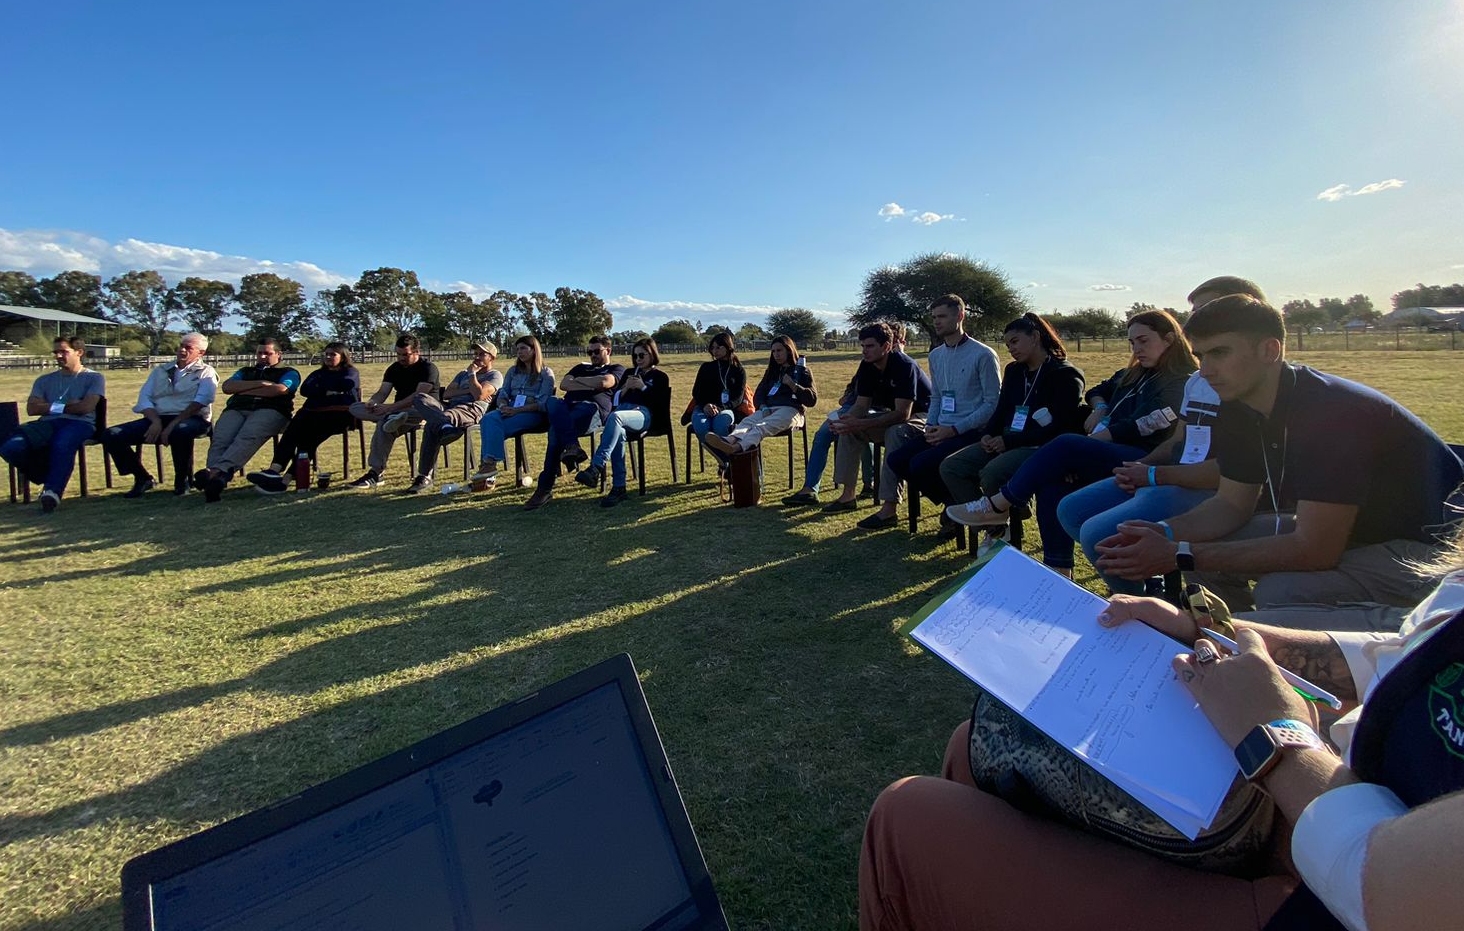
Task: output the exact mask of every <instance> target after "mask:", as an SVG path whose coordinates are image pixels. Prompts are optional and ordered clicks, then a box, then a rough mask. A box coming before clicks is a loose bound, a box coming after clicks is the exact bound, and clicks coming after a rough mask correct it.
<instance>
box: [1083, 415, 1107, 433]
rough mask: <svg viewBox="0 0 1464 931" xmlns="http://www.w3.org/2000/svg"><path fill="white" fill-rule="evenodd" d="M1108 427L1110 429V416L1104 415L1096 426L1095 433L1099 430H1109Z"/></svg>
mask: <svg viewBox="0 0 1464 931" xmlns="http://www.w3.org/2000/svg"><path fill="white" fill-rule="evenodd" d="M1107 429H1108V418H1107V417H1104V418H1103V419H1102V420H1100V421H1098V426H1096V427H1094V428H1093V433H1097V432H1098V431H1099V430H1107ZM1093 433H1090V434H1088V435H1089V436H1092V435H1093Z"/></svg>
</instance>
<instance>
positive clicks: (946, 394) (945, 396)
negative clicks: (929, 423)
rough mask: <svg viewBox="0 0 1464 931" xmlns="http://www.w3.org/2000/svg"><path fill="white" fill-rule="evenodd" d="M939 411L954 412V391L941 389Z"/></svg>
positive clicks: (944, 412)
mask: <svg viewBox="0 0 1464 931" xmlns="http://www.w3.org/2000/svg"><path fill="white" fill-rule="evenodd" d="M1023 410H1025V408H1023ZM940 412H941V413H942V414H954V413H955V412H956V393H955V392H954V391H942V392H941V393H940Z"/></svg>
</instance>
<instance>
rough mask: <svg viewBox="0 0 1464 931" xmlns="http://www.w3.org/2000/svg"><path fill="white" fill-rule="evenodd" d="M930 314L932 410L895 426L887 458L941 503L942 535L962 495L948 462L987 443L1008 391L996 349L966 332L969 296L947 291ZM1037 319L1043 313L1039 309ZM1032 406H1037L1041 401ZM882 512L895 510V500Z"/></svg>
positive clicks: (949, 529) (899, 473)
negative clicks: (947, 472) (949, 509)
mask: <svg viewBox="0 0 1464 931" xmlns="http://www.w3.org/2000/svg"><path fill="white" fill-rule="evenodd" d="M930 319H931V324H932V326H933V328H934V329H935V336H936V339H938V340H940V342H939V343H937V344H936V346H935V348H934V349H931V350H930V357H929V360H928V364H929V366H930V380H931V396H930V415H929V417H927V418H926V422H925V428H924V429H923V430H917V429H915V428H914V427H913V426H912V425H909V424H906V425H903V426H898V427H894V428H891V430H890V431H889V434H888V436H886V438H885V462H886V463H887V464H888V465H889V467H890V472H891V473H892V474H893V475H895V476H896V477H897V478H899V479H902V480H909V481H911V482H913V484H914V487H915V488H918V489H920V492H921V494H923V495H925V496H926V497H927V498H930V499H931V500H932V501H935V502H936V503H938V504H940V505H941V525H942V536H954V532H953V531H954V525H953V524H951V522H950V518H948V517H946V516H945V510H944V508H945V505H948V504H953V503H955V502H956V501H958V500H962V499H959V498H956V497H953V495H952V493H951V491H950V490H949V489H947V487H946V483H945V480H944V478H943V477H942V466H943V464H944V463H945V462H946V461H948V459H950V458H951V457H953V456H956V455H959V454H961V453H962V452H963V451H964V450H967V449H969V448H970V447H972V446H973V445H975V444H977V443H983V445H984V444H985V443H986V436H987V433H986V425H987V421H989V420H990V419H991V416H992V414H993V413H994V412H995V411H996V407H997V400H998V398H1000V397H1001V396H1002V394H1001V391H1002V382H1001V375H1000V373H999V372H998V369H997V358H996V352H995V351H994V350H992V348H991V347H990V346H987V345H986V344H985V343H983V342H981V341H979V340H976V339H973V338H971V337H970V336H968V335H967V334H966V302H965V301H964V300H963V299H962V298H961V297H960V295H957V294H947V295H946V296H945V297H942V298H939V299H938V300H936V302H935V303H934V304H932V305H931V307H930ZM1032 319H1033V320H1037V319H1038V318H1037V317H1036V316H1035V315H1033V316H1032ZM1036 325H1037V324H1032V326H1034V327H1035V326H1036ZM1058 345H1059V346H1060V345H1061V344H1060V343H1059V344H1058ZM1040 363H1041V360H1040V359H1039V360H1038V364H1039V365H1040ZM1008 374H1010V369H1008ZM1080 377H1081V376H1080ZM1078 394H1079V395H1081V390H1080V391H1079V392H1078ZM1029 400H1030V399H1029ZM1030 409H1031V410H1036V409H1037V405H1035V404H1034V405H1032V406H1031V408H1030ZM983 451H984V450H983ZM880 513H881V515H882V516H889V515H893V514H894V504H893V502H891V503H889V504H888V505H886V507H885V509H882V510H881V512H880Z"/></svg>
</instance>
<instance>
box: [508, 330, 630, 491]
mask: <svg viewBox="0 0 1464 931" xmlns="http://www.w3.org/2000/svg"><path fill="white" fill-rule="evenodd" d="M611 346H612V344H611V342H610V337H608V336H595V337H592V338H591V339H590V346H589V357H590V361H589V362H581V363H579V364H578V365H576V366H575V367H574V368H572V369H570V370H569V374H567V375H565V376H564V380H563V381H562V382H560V385H559V388H560V390H561V391H563V392H564V397H562V398H550V399H549V410H548V414H549V444H548V449H547V450H545V452H544V468H543V470H542V471H540V472H539V484H538V487H537V488H535V489H534V493H533V494H532V495H530V496H529V500H528V501H525V502H524V510H526V511H533V510H537V509H538V508H541V507H543V506H544V505H545V504H548V503H549V501H550V499H552V498H553V497H554V482H555V481H556V480H557V479H558V478H559V470H560V467H561V465H562V466H564V467H566V468H571V469H572V468H574V467H575V466H577V465H579V464H580V463H581V462H584V461H585V460H586V459H588V458H589V457H588V456H587V455H585V451H584V450H583V449H581V448H580V445H579V438H580V437H581V436H583V435H584V434H586V433H592V432H594V431H596V430H598V429H600V427H601V425H603V424H604V423H605V418H606V417H608V416H610V410H611V408H612V407H613V406H614V403H613V402H614V395H615V391H616V390H617V389H618V388H619V387H620V380H621V379H622V378H624V377H625V366H623V365H619V364H616V363H614V362H611V361H610V352H611Z"/></svg>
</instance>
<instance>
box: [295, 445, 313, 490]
mask: <svg viewBox="0 0 1464 931" xmlns="http://www.w3.org/2000/svg"><path fill="white" fill-rule="evenodd" d="M309 487H310V454H309V453H301V454H300V455H298V456H296V457H295V490H296V491H304V490H305V489H307V488H309Z"/></svg>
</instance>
